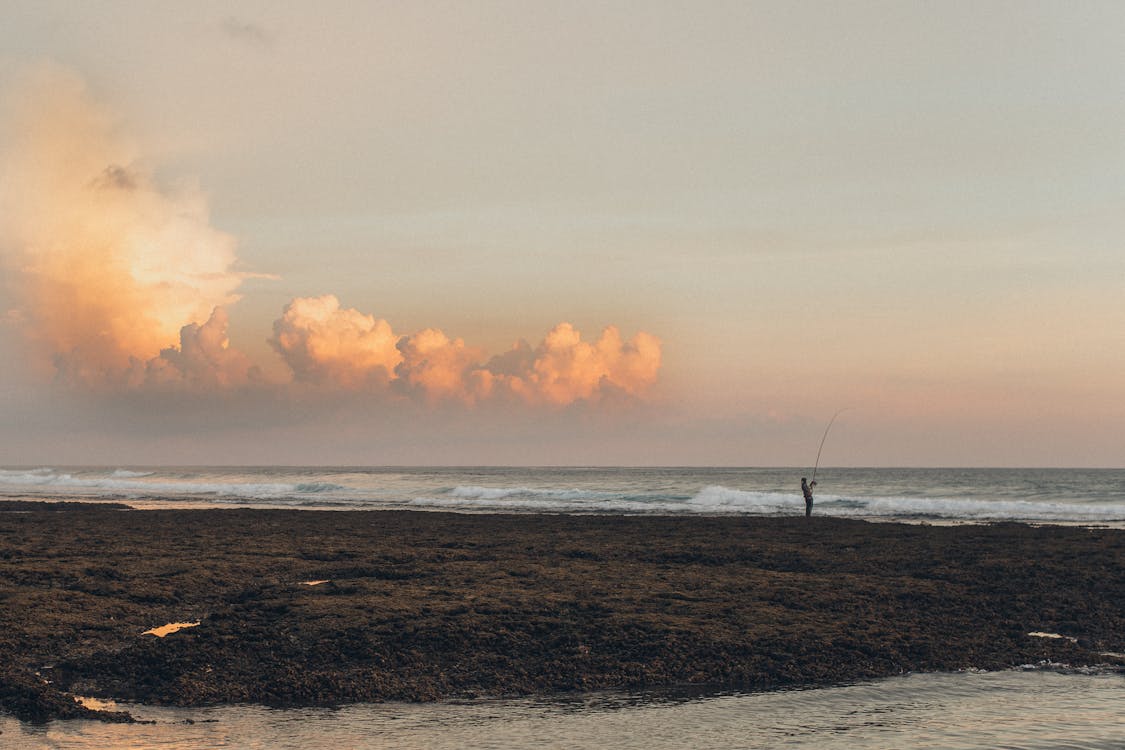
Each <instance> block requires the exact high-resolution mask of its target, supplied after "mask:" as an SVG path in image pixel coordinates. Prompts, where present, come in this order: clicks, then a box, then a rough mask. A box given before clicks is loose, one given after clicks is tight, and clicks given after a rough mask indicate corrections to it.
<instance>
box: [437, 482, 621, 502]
mask: <svg viewBox="0 0 1125 750" xmlns="http://www.w3.org/2000/svg"><path fill="white" fill-rule="evenodd" d="M449 494H450V495H451V496H452V497H455V498H461V499H465V500H486V501H487V500H504V499H507V498H511V497H520V496H523V497H539V498H551V499H556V500H605V499H609V498H612V497H616V495H615V494H614V493H611V492H595V491H593V490H579V489H532V488H530V487H475V486H465V485H462V486H459V487H454V488H453V489H452V490H451V491H450V493H449Z"/></svg>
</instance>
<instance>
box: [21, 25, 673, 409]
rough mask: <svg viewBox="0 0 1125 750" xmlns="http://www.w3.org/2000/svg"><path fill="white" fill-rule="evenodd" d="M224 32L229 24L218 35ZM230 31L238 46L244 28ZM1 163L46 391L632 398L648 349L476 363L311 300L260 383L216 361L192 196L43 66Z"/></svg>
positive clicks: (210, 290)
mask: <svg viewBox="0 0 1125 750" xmlns="http://www.w3.org/2000/svg"><path fill="white" fill-rule="evenodd" d="M228 26H229V24H228ZM239 29H241V27H238V26H235V27H230V28H228V31H229V32H231V33H235V32H236V31H237V32H238V33H247V34H249V33H250V32H251V30H252V27H247V28H245V29H241V31H239ZM7 106H8V109H7V112H6V115H7V116H6V118H5V119H4V120H3V126H4V127H5V131H4V132H3V133H2V136H3V138H2V140H0V144H3V146H2V149H0V255H2V260H3V264H4V266H5V269H6V272H7V273H6V274H5V275H6V277H7V279H8V281H9V285H10V287H11V293H12V299H13V301H14V302H15V303H16V305H15V307H12V308H10V309H8V310H6V311H5V312H4V313H3V316H2V317H0V322H2V323H3V325H5V326H6V327H9V328H13V329H19V330H21V331H22V333H23V334H24V335H25V337H26V338H27V340H28V341H30V342H31V344H32V348H33V351H35V352H36V353H37V355H38V358H39V359H40V360H41V361H42V362H43V363H45V364H51V365H53V367H54V371H55V378H56V381H57V382H60V383H65V384H67V385H69V386H72V387H78V388H84V389H86V390H92V391H114V392H117V393H129V392H152V393H156V394H166V393H168V392H170V391H180V392H184V393H190V394H201V393H227V394H229V393H231V392H236V391H245V390H246V389H255V388H256V389H258V390H259V391H260V392H261V393H262V394H268V396H269V397H270V398H274V397H281V398H283V397H286V394H288V395H289V396H291V397H292V396H299V395H300V394H303V393H305V392H307V391H309V390H312V391H315V392H319V393H330V394H344V395H345V396H348V397H351V396H356V397H359V398H368V397H371V396H376V395H377V396H378V397H380V398H382V399H394V400H401V401H403V402H407V403H410V402H421V403H427V404H431V405H433V404H437V403H439V402H441V403H459V404H462V405H466V406H472V405H479V404H484V403H489V402H493V403H496V402H500V403H509V404H510V403H520V404H525V405H532V406H546V407H563V406H567V405H569V404H574V403H577V402H583V403H596V402H599V401H601V400H604V399H608V398H615V399H616V398H622V397H624V398H636V397H641V396H643V395H644V393H645V392H646V391H647V390H648V388H649V387H651V386H652V385H653V383H654V382H655V380H656V376H657V372H658V371H659V368H660V360H661V346H660V342H659V340H658V339H656V338H655V337H654V336H651V335H650V334H647V333H643V332H642V333H638V334H637V335H636V336H634V337H633V338H632V339H631V340H629V341H625V340H623V339H622V337H621V334H620V333H619V331H618V330H617V328H615V327H613V326H610V327H608V328H606V329H605V330H604V331H603V332H602V334H601V336H600V337H599V338H598V339H597V340H596V341H593V342H587V341H583V339H582V336H581V334H580V333H579V332H578V331H577V330H576V329H575V328H574V327H573V326H572V325H570V324H569V323H560V324H559V325H557V326H555V327H554V328H553V329H552V330H551V331H549V332H548V333H547V335H546V336H545V338H544V339H543V340H542V342H540V343H539V344H538V345H537V346H535V347H532V346H531V345H529V344H527V343H526V342H523V341H521V342H519V343H517V344H516V345H515V346H513V347H512V349H511V350H509V351H507V352H504V353H501V354H499V355H497V356H492V357H489V356H488V355H487V354H486V353H485V352H484V351H483V350H482V349H480V348H478V347H475V346H472V345H469V344H466V343H465V341H464V340H463V339H460V338H456V337H452V336H449V335H447V334H446V333H445V332H444V331H442V330H441V329H439V328H432V327H431V328H425V329H423V330H420V331H416V332H414V333H409V334H398V333H395V331H394V330H393V328H392V326H391V324H390V323H389V322H387V321H386V320H384V319H382V318H376V317H374V316H373V315H370V314H367V313H363V312H360V311H359V310H356V309H354V308H343V307H341V305H340V302H339V300H338V299H337V298H336V297H335V296H333V295H331V294H326V295H323V296H320V297H297V298H295V299H293V300H291V301H290V302H289V303H288V304H287V305H286V306H285V307H284V308H283V310H282V314H281V317H280V318H278V319H277V320H276V321H275V322H274V324H273V336H272V337H271V338H270V339H269V343H270V344H271V345H272V347H273V349H274V350H275V351H276V352H277V353H278V354H279V355H280V357H281V358H282V361H283V362H284V363H285V364H286V365H287V366H288V368H289V371H290V373H291V380H290V382H287V383H281V384H278V383H273V384H271V383H266V382H265V380H264V379H263V377H262V374H261V370H260V368H258V367H256V366H255V365H254V364H253V363H251V362H250V361H249V359H248V358H247V357H246V356H245V355H244V354H243V353H241V352H239V351H237V350H236V349H235V348H233V347H231V345H230V341H229V336H228V329H229V319H228V313H227V309H228V307H229V306H230V305H232V304H234V303H235V302H236V301H237V300H238V295H237V290H238V288H239V285H240V284H241V282H242V280H243V279H245V278H247V277H248V276H251V275H254V276H262V274H248V273H245V272H239V271H235V270H234V268H235V265H236V261H237V258H236V255H235V249H236V243H235V240H234V238H233V237H231V236H230V235H228V234H226V233H224V232H221V231H219V230H218V229H216V228H214V227H212V226H211V223H210V217H209V213H208V206H207V200H206V197H205V196H204V195H203V194H202V193H201V192H199V191H198V190H196V189H190V188H179V189H172V188H170V187H167V186H165V185H162V184H160V183H159V182H158V181H157V180H156V178H155V177H154V175H153V172H152V170H151V168H150V167H149V166H148V165H147V164H146V162H145V161H144V160H143V159H142V158H140V156H139V154H138V152H137V150H136V148H135V147H134V146H133V145H132V144H131V143H130V142H129V141H128V139H127V138H125V137H124V136H123V135H122V134H121V132H120V128H119V127H118V123H117V119H116V118H115V117H114V115H113V114H112V113H111V112H110V111H109V110H108V109H107V108H106V107H104V106H101V105H100V104H98V103H97V102H95V101H94V99H93V98H92V97H91V95H90V93H89V91H88V90H87V88H86V86H85V84H84V83H83V82H82V80H81V79H80V78H79V77H78V76H76V75H74V74H72V73H69V72H67V71H65V70H62V69H59V68H43V69H40V70H39V71H37V72H35V73H34V74H32V75H29V76H28V77H27V78H26V80H25V81H24V82H23V85H22V86H21V87H20V88H19V91H18V92H17V94H16V95H15V96H13V97H11V99H10V101H8V102H7Z"/></svg>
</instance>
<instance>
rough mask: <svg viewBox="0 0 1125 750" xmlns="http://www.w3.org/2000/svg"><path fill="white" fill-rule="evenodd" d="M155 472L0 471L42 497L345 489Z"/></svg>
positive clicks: (0, 476)
mask: <svg viewBox="0 0 1125 750" xmlns="http://www.w3.org/2000/svg"><path fill="white" fill-rule="evenodd" d="M154 475H155V472H131V471H126V470H122V469H118V470H115V471H112V472H106V473H97V472H90V473H84V474H81V475H77V476H76V475H75V474H73V473H68V472H57V471H55V470H53V469H32V470H26V471H25V470H0V488H2V487H3V486H4V485H14V486H17V487H19V488H20V489H23V490H34V489H38V490H39V491H40V493H41V494H46V493H50V494H69V493H75V494H78V495H84V496H89V495H102V494H111V495H114V496H124V497H153V496H157V495H174V496H182V495H207V496H218V497H237V498H246V499H254V498H260V499H267V498H285V497H289V496H293V495H306V494H316V493H324V492H330V491H333V490H341V489H344V488H343V487H342V486H340V485H336V484H331V483H327V482H304V483H283V482H214V481H201V480H199V479H192V478H189V479H182V480H172V479H159V480H153V479H150V477H153V476H154Z"/></svg>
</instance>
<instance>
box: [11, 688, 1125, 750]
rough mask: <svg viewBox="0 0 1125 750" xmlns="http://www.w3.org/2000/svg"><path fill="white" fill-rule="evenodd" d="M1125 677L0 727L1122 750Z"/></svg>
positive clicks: (39, 734) (18, 746) (557, 744)
mask: <svg viewBox="0 0 1125 750" xmlns="http://www.w3.org/2000/svg"><path fill="white" fill-rule="evenodd" d="M1123 706H1125V675H1122V674H1121V673H1108V672H1107V673H1099V674H1076V673H1062V672H1050V671H1027V672H1022V671H1009V672H995V673H962V674H943V675H908V676H904V677H896V678H891V679H887V680H880V681H877V682H870V683H864V684H859V685H850V686H845V687H834V688H824V689H818V690H800V691H788V692H774V693H757V694H731V695H718V696H716V695H711V696H707V697H698V696H691V695H685V694H682V693H666V692H662V693H644V694H632V695H623V694H597V695H584V696H570V697H566V698H563V699H527V700H479V701H464V702H450V703H440V704H401V703H396V704H383V705H355V706H348V707H344V708H340V709H335V710H333V709H300V710H271V709H267V708H261V707H225V708H210V709H192V710H188V709H167V708H153V707H146V706H134V705H124V704H123V705H121V706H120V707H121V708H125V709H127V710H129V711H130V712H132V713H133V714H134V715H135V716H137V717H138V718H140V719H144V720H150V721H155V722H157V723H156V724H153V725H117V724H99V723H96V722H86V721H66V722H53V723H51V724H49V725H47V726H45V727H31V726H28V725H20V724H19V723H17V722H15V721H14V720H11V719H0V731H2V732H3V735H2V736H0V745H2V746H3V747H5V748H13V749H15V750H22V749H23V748H47V747H50V748H74V749H75V750H88V749H92V748H99V749H100V748H107V749H112V748H142V747H143V748H169V749H170V750H179V749H182V748H200V747H208V748H212V747H213V748H224V747H251V748H258V747H260V748H267V747H268V748H281V749H285V748H294V749H295V748H308V747H333V746H338V747H396V748H419V749H421V748H425V749H427V750H443V749H445V748H450V749H452V748H458V749H460V748H467V747H471V748H496V749H499V748H526V747H537V748H619V749H621V750H632V749H636V750H642V749H643V750H663V749H664V748H677V749H679V748H685V747H691V748H698V749H699V750H706V749H708V748H724V749H725V748H730V747H741V748H775V747H779V746H784V747H786V748H818V749H827V750H843V748H848V750H890V749H891V748H894V749H895V750H898V748H903V747H944V748H961V749H962V750H978V749H979V750H983V749H984V748H995V747H1008V748H1045V747H1067V748H1079V749H1083V750H1109V749H1110V748H1114V749H1115V750H1120V748H1121V747H1125V727H1123V725H1122V723H1121V721H1120V718H1121V712H1122V707H1123Z"/></svg>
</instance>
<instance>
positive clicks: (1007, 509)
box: [0, 466, 1125, 525]
mask: <svg viewBox="0 0 1125 750" xmlns="http://www.w3.org/2000/svg"><path fill="white" fill-rule="evenodd" d="M811 475H812V473H811V472H810V471H808V470H807V469H799V468H667V467H662V468H605V467H589V468H559V467H519V468H496V467H438V468H403V467H374V468H371V467H277V466H275V467H170V466H152V467H136V466H111V467H65V466H50V467H22V468H20V467H9V468H5V469H0V497H3V498H51V499H62V500H84V501H117V502H124V503H128V504H129V505H132V506H134V507H137V508H157V507H163V508H173V507H176V508H183V507H263V508H265V507H271V508H276V507H286V508H307V509H371V510H380V509H416V510H448V511H458V512H485V513H602V514H663V515H761V516H775V515H792V514H797V513H803V512H804V500H803V499H802V497H801V492H800V479H801V477H802V476H809V477H811ZM816 480H817V487H816V505H815V512H816V513H817V514H821V515H828V516H843V517H851V518H864V519H870V520H881V521H934V522H989V521H1023V522H1033V523H1076V524H1110V525H1122V524H1125V469H862V468H821V469H819V471H818V472H817V475H816Z"/></svg>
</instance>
